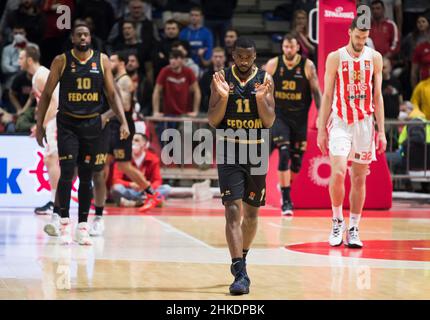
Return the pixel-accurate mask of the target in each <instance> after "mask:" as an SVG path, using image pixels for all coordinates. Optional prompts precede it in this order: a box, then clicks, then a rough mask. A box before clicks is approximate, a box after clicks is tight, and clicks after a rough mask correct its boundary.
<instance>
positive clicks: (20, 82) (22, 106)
mask: <svg viewBox="0 0 430 320" xmlns="http://www.w3.org/2000/svg"><path fill="white" fill-rule="evenodd" d="M31 89H32V83H31V75H30V74H29V73H28V72H25V71H20V72H18V73H17V74H16V76H15V77H14V78H13V81H12V85H11V87H10V90H9V100H10V102H11V104H12V105H13V107H14V109H15V114H16V115H17V116H19V115H21V114H23V113H25V112H26V111H27V110H28V109H31V108H33V107H35V99H34V96H33V94H32V93H31Z"/></svg>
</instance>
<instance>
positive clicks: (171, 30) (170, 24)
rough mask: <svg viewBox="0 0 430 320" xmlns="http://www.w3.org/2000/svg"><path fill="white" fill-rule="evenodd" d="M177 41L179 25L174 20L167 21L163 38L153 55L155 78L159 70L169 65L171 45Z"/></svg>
mask: <svg viewBox="0 0 430 320" xmlns="http://www.w3.org/2000/svg"><path fill="white" fill-rule="evenodd" d="M178 40H179V24H178V22H177V21H175V20H172V19H170V20H167V21H166V22H165V23H164V36H163V38H162V39H161V41H160V42H159V43H158V45H157V49H156V53H155V62H154V63H155V66H154V69H155V72H154V74H155V77H157V76H158V73H159V72H160V70H161V68H163V67H165V66H167V65H168V64H169V53H170V50H172V44H173V43H174V42H176V41H178Z"/></svg>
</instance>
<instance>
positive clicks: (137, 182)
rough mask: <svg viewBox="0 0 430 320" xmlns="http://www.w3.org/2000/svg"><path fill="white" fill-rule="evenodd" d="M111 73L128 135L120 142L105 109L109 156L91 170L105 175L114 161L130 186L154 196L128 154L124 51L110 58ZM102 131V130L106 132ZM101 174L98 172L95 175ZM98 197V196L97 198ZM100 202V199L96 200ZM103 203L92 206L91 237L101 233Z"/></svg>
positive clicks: (129, 84)
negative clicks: (104, 161)
mask: <svg viewBox="0 0 430 320" xmlns="http://www.w3.org/2000/svg"><path fill="white" fill-rule="evenodd" d="M110 61H111V67H112V73H113V75H114V77H115V87H116V89H117V93H118V95H117V96H119V97H120V100H121V101H120V102H119V103H118V104H121V105H122V106H123V108H124V113H125V118H126V120H127V124H128V127H129V130H130V135H129V136H128V138H127V139H120V127H121V123H120V121H119V120H118V119H117V118H116V117H114V116H115V114H114V113H113V112H112V110H108V111H107V112H106V113H105V114H104V116H106V117H108V118H109V119H110V118H112V117H114V118H113V119H112V121H110V123H109V125H108V128H106V129H107V132H106V134H107V135H109V137H105V139H104V140H105V141H104V146H106V144H107V146H108V148H107V151H106V150H105V151H106V152H108V153H109V156H108V159H107V161H106V163H105V164H106V165H105V166H104V165H102V166H100V167H99V166H96V168H95V171H96V172H100V171H101V170H102V167H104V169H105V170H104V176H105V177H107V176H109V166H110V164H111V163H112V162H113V160H115V161H116V162H117V164H118V169H119V170H121V171H122V172H124V173H125V174H126V175H127V176H128V177H130V179H131V180H132V183H133V185H134V186H135V187H136V189H138V190H140V191H144V192H146V193H148V194H154V192H155V191H154V190H153V189H152V187H151V184H150V182H148V180H146V179H145V176H144V175H143V173H142V172H141V171H140V170H138V169H136V168H135V167H134V166H133V165H132V164H131V154H132V140H133V136H134V133H135V131H136V130H135V126H134V121H133V110H134V107H133V106H134V99H133V93H134V86H133V81H132V80H131V78H130V76H129V75H128V74H127V71H126V67H125V66H126V65H127V62H128V57H127V53H126V52H116V53H113V54H112V55H111V56H110ZM106 129H105V130H106ZM98 175H101V172H100V173H98ZM99 198H100V197H99ZM100 200H102V198H100ZM103 209H104V203H103V204H101V203H96V217H95V218H94V221H93V223H92V224H91V229H90V235H91V236H101V235H102V234H103V230H104V223H103V220H102V216H103Z"/></svg>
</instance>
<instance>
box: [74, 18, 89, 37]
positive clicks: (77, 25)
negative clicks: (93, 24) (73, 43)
mask: <svg viewBox="0 0 430 320" xmlns="http://www.w3.org/2000/svg"><path fill="white" fill-rule="evenodd" d="M80 27H85V28H87V29H88V31H89V32H90V34H91V30H90V27H88V24H87V23H86V22H85V21H79V22H77V23H75V24H74V25H73V28H72V34H75V31H76V29H78V28H80Z"/></svg>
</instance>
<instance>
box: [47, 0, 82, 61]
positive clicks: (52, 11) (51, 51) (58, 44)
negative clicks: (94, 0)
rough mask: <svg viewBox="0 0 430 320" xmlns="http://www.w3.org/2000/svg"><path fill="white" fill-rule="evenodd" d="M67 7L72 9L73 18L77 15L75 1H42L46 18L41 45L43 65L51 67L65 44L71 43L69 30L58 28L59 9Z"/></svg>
mask: <svg viewBox="0 0 430 320" xmlns="http://www.w3.org/2000/svg"><path fill="white" fill-rule="evenodd" d="M61 5H66V6H68V7H69V8H70V12H71V15H72V17H73V16H74V15H75V0H42V12H43V13H44V16H45V29H44V33H43V39H42V42H41V43H40V51H41V56H42V61H41V64H42V65H44V66H50V65H51V62H52V60H53V59H54V58H55V56H57V55H59V54H61V53H62V49H63V48H64V44H65V43H66V42H67V41H70V40H69V38H68V35H69V30H67V29H59V28H57V20H58V17H59V15H58V13H57V8H58V7H59V6H61Z"/></svg>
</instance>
